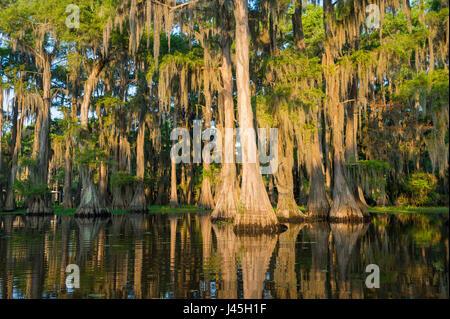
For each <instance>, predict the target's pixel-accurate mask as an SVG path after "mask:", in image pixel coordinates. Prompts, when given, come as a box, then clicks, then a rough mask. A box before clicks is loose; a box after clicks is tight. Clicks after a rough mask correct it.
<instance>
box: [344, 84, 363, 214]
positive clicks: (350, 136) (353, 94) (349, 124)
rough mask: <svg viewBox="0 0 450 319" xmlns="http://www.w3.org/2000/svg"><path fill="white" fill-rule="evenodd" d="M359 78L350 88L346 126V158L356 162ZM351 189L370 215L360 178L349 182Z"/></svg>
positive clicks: (357, 200)
mask: <svg viewBox="0 0 450 319" xmlns="http://www.w3.org/2000/svg"><path fill="white" fill-rule="evenodd" d="M357 95H358V93H357V80H356V79H354V80H353V81H352V85H351V89H350V98H351V99H352V101H350V102H349V103H348V104H347V120H346V126H345V160H346V162H347V163H348V162H354V161H357V160H358V149H357V142H356V138H357V132H356V130H357V122H356V121H357V117H356V116H355V113H356V105H357V101H356V99H357V97H358V96H357ZM349 184H350V185H349V186H350V188H351V190H352V191H353V195H354V197H355V200H356V203H357V204H358V206H359V208H360V209H361V212H362V213H363V214H364V215H368V213H367V203H366V200H365V199H364V194H363V191H362V188H361V185H360V184H359V181H358V180H355V181H350V183H349Z"/></svg>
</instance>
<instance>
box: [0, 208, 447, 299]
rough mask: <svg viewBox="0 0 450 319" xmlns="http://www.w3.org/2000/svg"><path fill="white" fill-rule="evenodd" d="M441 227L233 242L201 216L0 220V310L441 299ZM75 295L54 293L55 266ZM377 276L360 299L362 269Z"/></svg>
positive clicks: (391, 223)
mask: <svg viewBox="0 0 450 319" xmlns="http://www.w3.org/2000/svg"><path fill="white" fill-rule="evenodd" d="M446 223H448V215H419V214H416V215H411V214H409V215H406V214H404V215H403V214H399V215H386V214H380V215H377V216H374V219H373V221H372V223H370V224H360V225H348V224H333V223H332V224H329V223H303V224H287V226H288V228H287V230H286V231H285V232H283V233H281V234H276V235H269V234H260V235H257V236H255V235H245V234H236V233H235V232H234V231H233V225H232V224H227V223H218V224H212V223H211V220H210V216H209V214H204V213H203V214H200V213H186V214H172V213H171V214H160V215H158V214H138V213H135V214H128V215H126V214H122V215H112V216H111V217H110V218H108V219H93V218H91V219H77V218H74V217H72V216H53V217H28V216H21V215H1V216H0V288H1V289H0V293H1V295H0V296H1V298H256V299H259V298H279V299H287V298H290V299H298V298H314V299H315V298H322V299H324V298H448V258H449V256H448V227H447V226H446ZM69 264H76V265H78V266H79V269H80V288H67V287H66V283H65V281H66V276H67V273H66V272H65V270H66V266H67V265H69ZM369 264H377V265H378V266H379V268H380V274H381V278H380V288H379V289H375V288H367V287H366V286H365V279H366V277H367V275H368V273H366V272H365V269H366V266H367V265H369Z"/></svg>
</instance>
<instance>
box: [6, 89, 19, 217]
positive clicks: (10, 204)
mask: <svg viewBox="0 0 450 319" xmlns="http://www.w3.org/2000/svg"><path fill="white" fill-rule="evenodd" d="M18 113H19V106H18V103H17V98H14V103H13V116H12V132H11V145H10V146H11V154H12V156H11V171H10V173H9V180H8V187H7V191H6V201H5V211H13V210H15V209H16V199H15V196H14V188H13V186H14V183H15V182H16V173H17V160H18V157H19V152H20V149H21V146H22V124H23V123H22V119H21V120H20V121H18V117H19V116H18ZM22 117H23V113H22Z"/></svg>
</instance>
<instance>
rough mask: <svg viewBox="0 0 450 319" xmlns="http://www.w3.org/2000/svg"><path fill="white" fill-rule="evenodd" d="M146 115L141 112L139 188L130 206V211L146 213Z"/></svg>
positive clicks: (138, 137) (138, 150)
mask: <svg viewBox="0 0 450 319" xmlns="http://www.w3.org/2000/svg"><path fill="white" fill-rule="evenodd" d="M144 117H145V114H144V112H141V116H140V119H139V129H138V135H137V141H136V143H137V145H136V177H137V186H136V191H135V193H134V196H133V199H132V201H131V204H130V208H129V209H130V210H132V211H138V212H145V211H147V210H148V209H147V201H146V199H145V188H144V174H145V157H144V138H145V118H144Z"/></svg>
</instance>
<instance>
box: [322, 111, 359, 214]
mask: <svg viewBox="0 0 450 319" xmlns="http://www.w3.org/2000/svg"><path fill="white" fill-rule="evenodd" d="M330 107H331V108H332V109H333V111H332V112H333V113H332V114H331V116H330V117H331V119H332V127H333V148H334V156H333V159H334V184H333V205H332V207H331V211H330V219H331V220H332V221H339V222H362V221H363V220H364V215H363V212H362V211H361V209H360V207H359V206H358V204H357V203H356V200H355V197H354V196H353V192H352V191H351V189H350V187H349V185H348V182H347V179H346V177H345V174H344V151H343V140H342V133H343V130H344V109H343V107H342V105H340V104H338V103H336V102H334V103H333V102H332V105H331V106H330Z"/></svg>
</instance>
